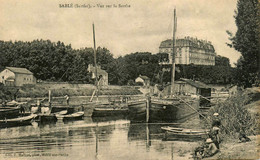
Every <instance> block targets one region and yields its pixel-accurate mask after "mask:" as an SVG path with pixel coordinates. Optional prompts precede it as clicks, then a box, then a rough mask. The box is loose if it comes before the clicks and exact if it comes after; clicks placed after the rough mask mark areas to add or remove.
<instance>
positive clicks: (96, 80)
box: [93, 23, 98, 101]
mask: <svg viewBox="0 0 260 160" xmlns="http://www.w3.org/2000/svg"><path fill="white" fill-rule="evenodd" d="M93 42H94V65H95V85H96V96H97V101H98V77H97V76H98V75H97V53H96V40H95V25H94V23H93Z"/></svg>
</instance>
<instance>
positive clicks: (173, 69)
mask: <svg viewBox="0 0 260 160" xmlns="http://www.w3.org/2000/svg"><path fill="white" fill-rule="evenodd" d="M176 31H177V17H176V9H175V8H174V18H173V37H172V81H171V97H173V94H174V78H175V54H176V47H175V45H176V39H175V36H176Z"/></svg>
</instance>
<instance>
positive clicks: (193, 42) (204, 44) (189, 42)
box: [159, 37, 215, 52]
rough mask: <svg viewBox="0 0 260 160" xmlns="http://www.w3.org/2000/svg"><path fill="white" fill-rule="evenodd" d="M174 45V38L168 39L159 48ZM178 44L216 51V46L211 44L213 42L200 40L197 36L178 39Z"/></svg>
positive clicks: (178, 45) (179, 45)
mask: <svg viewBox="0 0 260 160" xmlns="http://www.w3.org/2000/svg"><path fill="white" fill-rule="evenodd" d="M172 45H173V42H172V39H167V40H165V41H162V42H161V44H160V47H159V48H172ZM176 46H177V47H194V48H201V49H205V50H209V51H211V52H215V49H214V46H213V45H212V44H211V42H209V41H206V40H199V39H197V38H192V37H185V38H180V39H176Z"/></svg>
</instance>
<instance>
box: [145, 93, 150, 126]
mask: <svg viewBox="0 0 260 160" xmlns="http://www.w3.org/2000/svg"><path fill="white" fill-rule="evenodd" d="M150 104H151V97H150V96H148V97H147V100H146V123H149V115H150V113H149V111H150Z"/></svg>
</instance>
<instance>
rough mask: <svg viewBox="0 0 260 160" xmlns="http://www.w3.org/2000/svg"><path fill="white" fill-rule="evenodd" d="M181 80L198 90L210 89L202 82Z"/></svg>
mask: <svg viewBox="0 0 260 160" xmlns="http://www.w3.org/2000/svg"><path fill="white" fill-rule="evenodd" d="M181 80H182V81H184V82H186V83H188V84H190V85H191V86H194V87H196V88H210V87H209V86H208V85H206V84H205V83H202V82H200V81H193V80H191V79H185V78H181Z"/></svg>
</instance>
